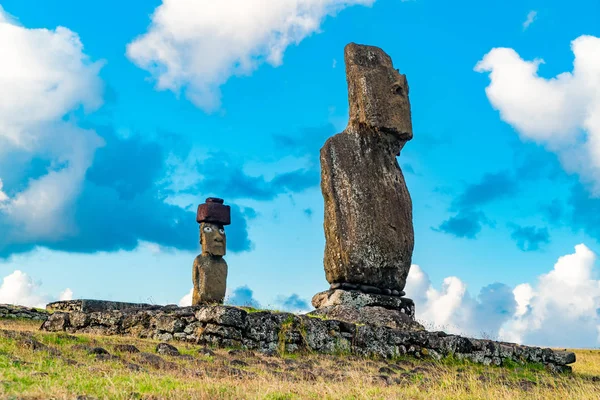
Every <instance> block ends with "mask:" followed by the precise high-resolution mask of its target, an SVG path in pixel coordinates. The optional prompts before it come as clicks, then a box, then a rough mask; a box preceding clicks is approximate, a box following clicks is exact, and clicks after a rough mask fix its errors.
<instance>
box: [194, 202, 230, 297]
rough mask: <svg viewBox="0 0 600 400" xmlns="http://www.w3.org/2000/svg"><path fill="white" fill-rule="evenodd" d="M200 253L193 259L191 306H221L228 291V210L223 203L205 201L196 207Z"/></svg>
mask: <svg viewBox="0 0 600 400" xmlns="http://www.w3.org/2000/svg"><path fill="white" fill-rule="evenodd" d="M196 220H197V221H198V222H199V223H200V244H201V245H202V254H200V255H199V256H198V257H196V259H195V260H194V266H193V269H192V281H193V284H194V290H193V293H192V305H199V304H208V303H223V300H224V299H225V292H226V290H227V263H226V262H225V260H224V259H223V256H224V255H225V253H226V235H225V228H224V225H228V224H229V223H230V208H229V206H224V205H223V200H221V199H214V198H208V199H206V203H204V204H201V205H200V206H199V207H198V214H197V216H196Z"/></svg>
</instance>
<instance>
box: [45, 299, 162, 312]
mask: <svg viewBox="0 0 600 400" xmlns="http://www.w3.org/2000/svg"><path fill="white" fill-rule="evenodd" d="M130 308H137V309H150V308H160V306H156V305H152V304H144V303H124V302H121V301H107V300H85V299H84V300H62V301H55V302H54V303H49V304H47V305H46V310H48V311H60V312H73V311H82V312H95V311H111V310H127V309H130Z"/></svg>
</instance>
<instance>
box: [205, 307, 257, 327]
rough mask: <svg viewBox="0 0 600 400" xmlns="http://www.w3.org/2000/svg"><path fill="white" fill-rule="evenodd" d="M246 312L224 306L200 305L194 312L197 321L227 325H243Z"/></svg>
mask: <svg viewBox="0 0 600 400" xmlns="http://www.w3.org/2000/svg"><path fill="white" fill-rule="evenodd" d="M247 314H248V313H247V312H246V311H244V310H242V309H239V308H235V307H226V306H212V307H210V306H209V307H202V308H200V309H199V310H198V311H197V312H196V319H197V320H198V321H199V322H204V323H214V324H219V325H227V326H236V327H240V326H244V323H245V321H246V315H247Z"/></svg>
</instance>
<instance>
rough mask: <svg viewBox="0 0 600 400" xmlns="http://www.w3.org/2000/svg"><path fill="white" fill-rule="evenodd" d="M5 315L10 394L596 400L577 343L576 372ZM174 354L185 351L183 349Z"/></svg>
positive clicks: (594, 378) (594, 375) (1, 387)
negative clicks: (171, 341)
mask: <svg viewBox="0 0 600 400" xmlns="http://www.w3.org/2000/svg"><path fill="white" fill-rule="evenodd" d="M38 327H39V322H31V321H21V320H18V321H17V320H0V329H1V330H0V396H1V397H2V398H8V399H13V398H14V399H47V398H56V399H74V398H79V399H86V398H87V399H92V398H98V399H101V398H111V399H112V398H115V399H182V398H194V399H367V398H368V399H392V398H410V399H431V398H440V399H454V398H468V399H487V398H494V399H523V398H532V399H533V398H543V399H565V398H573V399H574V398H577V399H597V398H600V383H599V382H600V351H596V350H577V351H576V353H577V362H576V363H575V364H574V365H573V374H561V375H555V374H551V373H549V372H547V371H545V370H544V369H543V367H541V366H539V365H526V366H520V365H511V366H509V367H507V368H498V367H492V366H487V367H485V366H482V365H475V364H471V363H467V362H462V361H457V360H451V359H450V360H443V361H439V362H436V361H432V360H417V359H414V358H397V359H394V360H376V359H362V358H358V357H355V356H347V355H338V356H324V355H314V354H303V355H284V356H272V357H267V356H263V355H260V354H258V353H257V354H255V353H252V352H247V351H241V350H236V349H229V350H227V349H206V348H205V347H203V346H199V345H193V344H182V343H176V344H175V345H176V348H177V351H175V350H174V349H173V348H171V347H169V346H164V345H161V346H159V347H158V349H157V345H158V344H159V342H158V341H153V340H145V339H136V338H130V337H117V336H110V337H107V336H92V335H70V334H65V333H45V332H40V331H39V330H38ZM176 352H179V353H180V354H179V355H177V354H176Z"/></svg>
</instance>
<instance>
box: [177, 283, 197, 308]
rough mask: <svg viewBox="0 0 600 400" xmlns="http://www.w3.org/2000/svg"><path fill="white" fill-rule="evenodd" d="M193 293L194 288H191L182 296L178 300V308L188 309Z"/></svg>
mask: <svg viewBox="0 0 600 400" xmlns="http://www.w3.org/2000/svg"><path fill="white" fill-rule="evenodd" d="M193 293H194V288H191V289H190V291H189V293H188V294H186V295H185V296H183V297H182V298H181V299H180V300H179V307H189V306H191V305H192V294H193Z"/></svg>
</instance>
